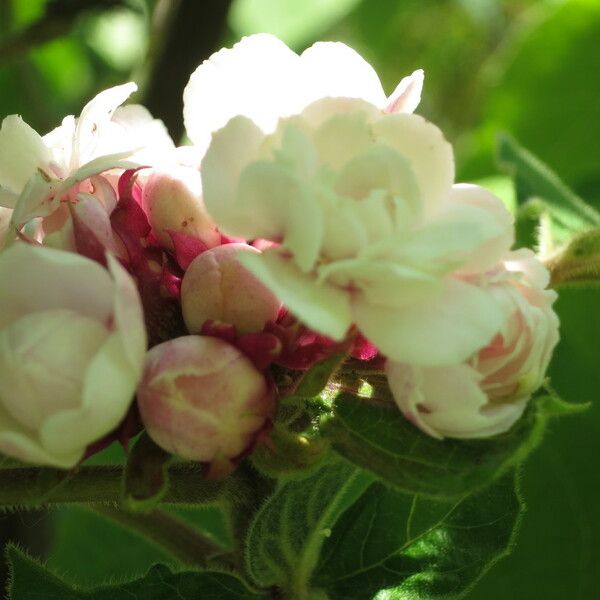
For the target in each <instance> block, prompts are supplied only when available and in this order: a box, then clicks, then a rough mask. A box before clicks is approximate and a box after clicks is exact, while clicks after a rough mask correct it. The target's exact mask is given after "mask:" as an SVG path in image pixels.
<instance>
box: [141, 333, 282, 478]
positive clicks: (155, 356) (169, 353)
mask: <svg viewBox="0 0 600 600" xmlns="http://www.w3.org/2000/svg"><path fill="white" fill-rule="evenodd" d="M137 397H138V404H139V407H140V413H141V416H142V420H143V422H144V425H145V427H146V430H147V432H148V434H149V435H150V437H151V438H152V439H153V440H154V441H155V442H156V443H157V444H158V445H159V446H161V447H162V448H164V449H165V450H167V451H168V452H171V453H172V454H176V455H178V456H181V457H183V458H187V459H189V460H196V461H200V462H203V463H207V464H209V471H208V476H209V477H223V476H225V475H227V474H228V473H230V472H231V471H232V470H233V469H234V468H235V462H236V459H237V458H238V457H239V456H240V455H242V454H243V453H244V452H245V451H246V450H247V449H248V448H249V447H250V446H251V445H252V443H253V442H254V440H255V439H256V436H257V435H258V433H259V432H260V431H261V430H262V429H263V428H264V426H265V425H266V424H267V422H268V420H269V419H270V418H271V416H272V413H273V395H272V393H271V391H270V388H269V386H268V384H267V382H266V380H265V377H264V376H263V374H262V373H261V372H260V371H258V370H257V369H256V368H255V367H254V365H253V364H252V363H251V362H250V360H249V359H248V358H246V356H244V355H243V354H242V353H241V352H240V351H239V350H238V349H237V348H235V347H234V346H232V345H230V344H228V343H227V342H224V341H222V340H220V339H217V338H213V337H206V336H186V337H181V338H177V339H174V340H170V341H168V342H164V343H163V344H160V345H158V346H155V347H154V348H152V350H150V352H149V353H148V355H147V359H146V367H145V371H144V376H143V379H142V382H141V384H140V387H139V389H138V396H137Z"/></svg>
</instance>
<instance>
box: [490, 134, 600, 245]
mask: <svg viewBox="0 0 600 600" xmlns="http://www.w3.org/2000/svg"><path fill="white" fill-rule="evenodd" d="M498 161H499V163H500V165H501V166H502V167H503V168H504V169H505V170H506V171H508V172H509V173H510V174H511V175H512V176H513V177H514V180H515V186H516V190H517V202H518V203H519V204H524V203H525V202H526V201H527V200H529V199H531V198H536V199H540V200H542V201H543V202H544V205H545V206H546V208H547V210H548V215H549V216H550V221H551V230H552V234H553V237H554V239H556V241H558V242H561V243H562V242H565V241H567V240H568V239H569V237H570V236H572V235H573V234H574V233H577V232H579V231H583V230H585V229H589V228H590V227H593V226H595V225H598V224H600V213H598V211H597V210H596V209H594V208H593V207H592V206H590V205H589V204H586V203H585V202H584V201H583V200H582V199H581V198H580V197H579V196H577V195H576V194H574V193H573V192H572V191H571V190H569V188H568V187H567V186H566V185H565V184H564V183H563V182H562V181H561V180H560V179H559V178H558V177H557V175H555V174H554V173H553V172H552V171H551V170H550V169H549V168H548V167H547V166H546V165H544V164H543V163H542V162H541V161H540V160H538V159H537V158H536V157H535V156H533V154H531V153H530V152H528V151H527V150H525V149H524V148H522V147H521V146H519V144H517V142H516V141H515V140H513V139H512V138H510V137H509V136H507V135H500V136H499V137H498Z"/></svg>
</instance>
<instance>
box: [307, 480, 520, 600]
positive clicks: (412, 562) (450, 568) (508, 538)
mask: <svg viewBox="0 0 600 600" xmlns="http://www.w3.org/2000/svg"><path fill="white" fill-rule="evenodd" d="M522 513H523V505H522V503H521V501H520V499H519V494H518V492H517V490H516V482H515V475H514V473H510V474H507V475H505V476H504V477H503V478H502V479H501V480H499V481H497V482H496V483H495V484H494V485H493V486H490V487H487V488H486V489H485V490H483V491H481V492H478V493H476V494H473V495H467V496H463V497H461V498H460V499H458V500H457V501H456V502H451V503H448V502H439V501H434V500H430V499H426V498H423V497H422V496H418V495H417V496H409V495H406V494H402V493H400V492H397V491H395V490H393V489H391V488H386V487H385V486H383V485H382V484H374V485H373V486H372V487H371V488H369V490H368V491H367V492H366V493H365V494H364V495H363V496H362V497H361V498H360V499H359V500H358V501H357V502H356V503H355V504H354V505H353V506H352V507H351V508H349V509H348V510H347V511H346V513H345V514H344V515H343V516H342V518H341V519H340V520H339V522H338V524H337V525H336V526H335V527H334V529H333V532H332V535H331V537H330V538H329V539H328V540H327V542H326V544H325V545H324V547H323V552H322V558H321V565H320V568H319V571H318V573H317V575H316V578H315V582H316V584H317V585H319V586H321V587H323V588H325V589H326V592H327V594H328V597H329V598H330V599H331V600H353V599H356V600H359V599H361V600H362V599H367V598H374V597H377V598H379V597H380V596H378V595H377V593H378V592H380V591H381V590H387V593H386V594H385V595H382V596H381V597H382V598H383V597H385V598H396V599H398V600H401V599H402V600H408V599H410V600H435V599H437V598H446V597H447V594H451V595H452V597H456V596H457V595H458V594H460V593H463V592H464V591H465V590H466V589H468V588H469V587H470V586H471V585H473V583H474V582H476V581H477V580H478V578H479V577H481V575H482V574H483V573H484V572H485V571H486V570H487V569H488V568H489V567H490V566H491V565H492V564H493V563H494V562H496V561H497V560H498V559H499V558H501V557H502V556H504V555H505V554H507V553H508V551H509V549H510V547H511V545H512V542H513V538H514V535H515V531H516V529H517V528H518V526H519V523H520V519H521V515H522Z"/></svg>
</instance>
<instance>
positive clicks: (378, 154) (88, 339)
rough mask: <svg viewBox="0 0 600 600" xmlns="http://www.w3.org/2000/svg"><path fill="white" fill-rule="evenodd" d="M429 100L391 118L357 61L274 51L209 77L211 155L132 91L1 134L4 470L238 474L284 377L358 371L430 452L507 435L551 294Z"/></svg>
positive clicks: (187, 106) (414, 95)
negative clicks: (374, 377)
mask: <svg viewBox="0 0 600 600" xmlns="http://www.w3.org/2000/svg"><path fill="white" fill-rule="evenodd" d="M422 85H423V73H422V72H421V71H416V72H415V73H413V74H412V75H410V76H408V77H406V78H405V79H403V80H402V81H401V82H400V84H399V85H398V87H397V88H396V90H395V91H394V93H393V94H392V95H391V96H390V97H386V95H385V94H384V92H383V89H382V86H381V83H380V81H379V79H378V77H377V75H376V73H375V72H374V71H373V69H372V68H371V67H370V65H368V64H367V63H366V62H365V61H364V60H363V59H362V58H361V57H360V56H359V55H358V54H357V53H355V52H354V51H353V50H351V49H350V48H348V47H347V46H345V45H343V44H339V43H318V44H315V45H314V46H312V47H311V48H309V49H308V50H306V51H305V52H304V53H303V54H302V55H300V56H299V55H297V54H295V53H294V52H292V51H291V50H290V49H289V48H287V47H286V46H285V45H284V44H283V43H282V42H280V41H279V40H277V39H276V38H274V37H272V36H268V35H257V36H251V37H248V38H245V39H243V40H242V41H241V42H240V43H238V44H236V45H235V46H234V47H233V49H224V50H221V51H219V52H217V53H216V54H214V55H213V56H212V57H211V58H210V59H209V60H207V61H205V62H204V63H203V64H202V65H200V66H199V67H198V69H197V70H196V72H195V73H193V74H192V76H191V79H190V82H189V84H188V86H187V88H186V90H185V93H184V117H185V123H186V128H187V133H188V136H189V139H190V140H191V141H192V146H187V147H180V148H177V147H176V146H175V144H174V143H173V142H172V140H171V139H170V138H169V136H168V134H167V133H166V131H165V129H164V127H163V125H162V124H161V123H160V122H159V121H157V120H155V119H153V118H152V117H151V115H150V114H149V113H148V112H147V111H146V110H145V109H144V108H143V107H141V106H138V105H131V104H130V105H126V106H121V104H122V103H123V102H124V101H125V100H126V99H127V98H128V96H129V95H130V94H131V93H132V92H133V91H134V90H135V85H134V84H126V85H122V86H119V87H115V88H112V89H109V90H106V91H104V92H102V93H100V94H98V96H96V97H95V98H94V99H93V100H92V101H91V102H90V103H89V104H87V105H86V106H85V108H84V109H83V111H82V113H81V115H80V116H79V117H78V118H74V117H72V116H71V117H67V118H66V119H64V121H63V123H62V124H61V125H60V126H59V127H58V128H57V129H55V130H54V131H52V132H50V133H49V134H47V135H45V136H43V137H41V136H40V135H38V134H37V133H36V132H35V131H34V130H33V129H31V128H30V127H29V126H28V125H27V124H26V123H25V122H24V121H23V120H21V119H20V117H18V116H9V117H6V118H5V119H4V121H3V122H2V128H1V129H0V155H1V156H2V159H1V160H0V206H1V208H0V249H1V250H0V278H1V279H2V287H1V288H0V379H1V380H2V388H1V389H0V451H1V452H3V453H5V454H8V455H11V456H14V457H16V458H18V459H21V460H24V461H29V462H33V463H38V464H49V465H56V466H59V467H64V468H70V467H73V466H75V465H76V464H78V463H79V462H80V461H81V460H82V459H84V458H85V457H86V456H88V455H89V454H91V453H92V452H94V451H96V450H97V449H98V448H101V447H102V446H103V445H105V444H107V443H108V442H110V441H112V440H114V439H120V440H122V441H125V440H126V439H127V438H128V437H129V436H131V435H133V434H134V433H136V432H137V431H139V430H140V428H142V427H144V428H146V430H147V432H148V434H149V435H150V436H151V437H152V439H153V440H154V441H155V442H156V443H157V444H158V445H160V446H162V447H163V448H164V449H166V450H167V451H169V452H172V453H174V454H177V455H179V456H181V457H183V458H186V459H190V460H196V461H200V462H202V463H204V464H205V465H206V466H207V471H206V472H207V474H208V475H209V476H212V477H220V476H223V475H225V474H227V473H229V472H230V471H231V470H232V469H233V468H235V466H236V464H237V462H238V461H239V459H240V458H241V457H243V456H244V455H245V454H247V453H248V452H250V451H251V450H252V449H253V447H254V446H255V445H256V443H258V442H260V440H262V439H266V438H268V431H269V427H270V426H271V424H272V422H273V420H274V419H275V418H276V413H277V400H278V396H279V395H280V394H281V393H282V392H283V390H282V389H280V388H281V386H280V385H279V382H278V380H277V377H276V376H275V375H276V374H279V375H280V374H281V373H282V372H285V373H286V377H287V380H291V381H294V380H297V379H298V378H299V376H300V375H301V374H302V373H303V372H304V371H305V370H306V369H308V368H310V367H311V366H312V365H314V364H315V363H317V362H319V361H321V360H323V359H324V358H326V357H328V356H329V355H331V354H333V353H339V352H346V353H347V354H348V355H349V356H350V355H351V356H352V359H351V360H353V361H357V360H358V361H365V362H367V363H368V365H369V367H370V369H371V371H373V370H375V371H377V370H379V372H381V373H385V374H386V375H387V380H388V383H389V389H390V391H391V395H392V396H393V398H394V400H395V402H396V403H397V405H398V407H399V409H400V410H401V411H402V412H403V413H404V415H405V416H406V418H407V419H409V420H410V421H411V422H412V423H414V425H416V426H417V427H419V428H420V429H422V430H423V431H424V432H425V433H427V434H429V435H431V436H434V437H438V438H441V437H445V436H448V437H458V438H475V437H486V436H491V435H494V434H497V433H500V432H503V431H506V430H507V429H508V428H510V427H511V426H512V425H513V423H514V422H515V421H516V420H517V419H518V418H519V417H520V415H521V414H522V412H523V410H524V408H525V406H526V405H527V402H528V400H529V398H530V397H531V394H532V393H533V392H534V391H535V390H536V389H537V388H538V387H539V386H540V385H541V384H542V382H543V378H544V374H545V371H546V368H547V366H548V363H549V360H550V357H551V354H552V350H553V348H554V346H555V345H556V343H557V341H558V320H557V318H556V315H555V314H554V312H553V311H552V303H553V301H554V299H555V293H554V292H553V291H550V290H547V289H546V287H547V285H548V274H547V271H546V269H545V267H544V266H543V265H542V264H541V263H540V262H539V261H538V260H537V259H536V258H535V256H534V255H533V253H532V252H530V251H528V250H514V249H513V248H512V247H513V244H514V234H513V220H512V217H511V215H510V213H509V212H508V211H507V210H506V209H505V208H504V205H503V204H502V202H501V201H500V200H499V199H498V198H496V197H495V196H494V195H493V194H491V193H490V192H489V191H487V190H485V189H483V188H481V187H478V186H475V185H468V184H456V183H455V182H454V178H455V173H454V157H453V151H452V147H451V146H450V144H449V143H448V142H447V141H446V140H445V138H444V136H443V134H442V132H441V131H440V130H439V129H438V128H437V127H436V126H435V125H433V124H432V123H429V122H428V121H426V120H425V119H424V118H422V117H420V116H417V115H415V114H413V111H414V110H415V109H416V107H417V105H418V103H419V100H420V96H421V88H422ZM148 347H149V348H150V349H149V350H148ZM147 350H148V351H147Z"/></svg>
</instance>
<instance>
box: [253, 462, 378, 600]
mask: <svg viewBox="0 0 600 600" xmlns="http://www.w3.org/2000/svg"><path fill="white" fill-rule="evenodd" d="M371 481H372V478H370V477H369V476H367V475H365V474H364V473H362V472H361V471H360V470H359V469H357V468H356V467H354V466H353V465H350V464H349V463H347V462H345V461H343V460H341V459H339V458H335V459H333V460H332V461H331V462H330V463H329V464H327V465H325V466H323V467H322V468H321V469H319V470H318V471H316V472H314V473H312V474H311V475H310V476H308V477H305V478H303V479H296V480H288V481H285V482H283V483H281V484H280V485H279V487H278V489H277V490H276V491H275V493H274V494H273V495H272V496H271V497H270V498H269V500H267V502H266V503H265V504H264V505H263V506H262V508H261V509H260V510H259V511H258V513H257V514H256V516H255V518H254V521H253V522H252V524H251V526H250V529H249V532H248V537H247V542H246V563H247V567H248V571H249V573H250V575H251V576H252V577H253V578H254V580H255V581H256V582H257V583H258V584H260V585H261V586H265V587H267V586H275V585H278V586H280V587H282V588H284V589H286V590H288V591H289V592H291V594H292V595H293V594H296V595H293V597H298V598H303V597H304V595H303V594H306V593H307V589H308V588H307V586H308V585H309V581H310V577H311V575H312V572H313V570H314V569H315V567H316V566H317V561H318V558H319V551H320V549H321V546H322V544H323V542H324V541H325V539H326V537H327V535H328V533H329V531H330V528H331V527H332V526H333V525H334V523H335V521H336V520H337V518H338V517H339V515H340V514H341V513H342V511H343V510H345V509H346V508H347V507H348V505H349V504H351V503H352V502H353V501H354V500H355V499H356V498H357V497H358V495H360V494H361V493H362V492H363V491H364V490H365V488H366V487H367V486H368V485H369V484H370V483H371Z"/></svg>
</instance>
